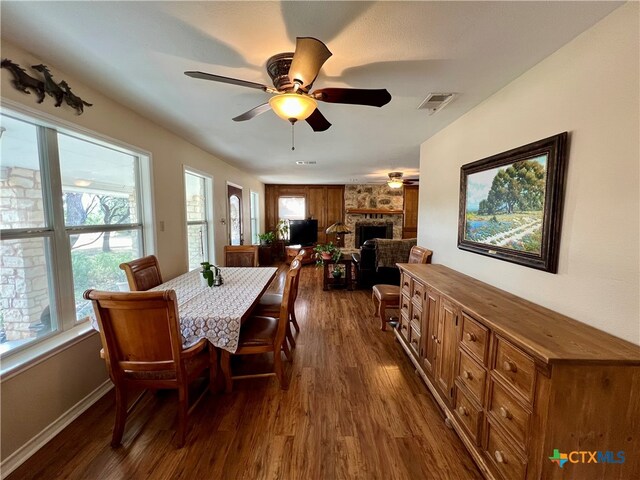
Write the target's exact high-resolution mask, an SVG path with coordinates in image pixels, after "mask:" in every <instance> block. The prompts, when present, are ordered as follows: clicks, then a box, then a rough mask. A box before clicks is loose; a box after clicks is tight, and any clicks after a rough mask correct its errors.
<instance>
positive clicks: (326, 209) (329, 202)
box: [264, 185, 344, 243]
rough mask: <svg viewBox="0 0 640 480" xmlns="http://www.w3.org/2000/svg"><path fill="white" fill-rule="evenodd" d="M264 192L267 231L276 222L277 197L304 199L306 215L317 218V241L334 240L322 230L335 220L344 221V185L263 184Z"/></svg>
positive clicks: (271, 228) (272, 228)
mask: <svg viewBox="0 0 640 480" xmlns="http://www.w3.org/2000/svg"><path fill="white" fill-rule="evenodd" d="M264 193H265V228H266V230H267V231H270V230H274V229H275V226H276V224H277V223H278V198H279V197H285V196H300V197H304V198H305V199H306V202H305V203H306V217H307V218H312V219H315V220H318V242H319V243H325V242H327V241H329V240H331V241H335V238H333V235H330V236H327V235H326V234H325V233H324V232H325V230H326V229H327V227H329V226H331V225H333V224H334V223H335V222H338V221H341V222H343V221H344V185H265V189H264ZM327 237H330V238H327Z"/></svg>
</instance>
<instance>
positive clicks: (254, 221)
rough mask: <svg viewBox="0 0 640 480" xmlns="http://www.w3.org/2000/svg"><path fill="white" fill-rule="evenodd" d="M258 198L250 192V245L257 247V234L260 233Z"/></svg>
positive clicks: (255, 193)
mask: <svg viewBox="0 0 640 480" xmlns="http://www.w3.org/2000/svg"><path fill="white" fill-rule="evenodd" d="M258 201H259V197H258V194H257V192H251V212H250V213H251V243H252V244H253V245H257V244H258V243H260V241H259V240H258V234H259V233H260V218H259V215H260V211H259V210H258Z"/></svg>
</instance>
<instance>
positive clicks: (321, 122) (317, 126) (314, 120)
mask: <svg viewBox="0 0 640 480" xmlns="http://www.w3.org/2000/svg"><path fill="white" fill-rule="evenodd" d="M307 123H308V124H309V125H311V128H313V131H314V132H324V131H325V130H328V129H329V127H330V126H331V124H330V123H329V120H327V119H326V118H324V115H322V114H321V113H320V110H318V109H317V108H316V109H315V110H314V111H313V113H312V114H311V115H309V116H308V117H307Z"/></svg>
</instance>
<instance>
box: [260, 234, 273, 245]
mask: <svg viewBox="0 0 640 480" xmlns="http://www.w3.org/2000/svg"><path fill="white" fill-rule="evenodd" d="M275 239H276V233H275V232H267V233H259V234H258V240H260V245H271V244H272V243H273V242H274V241H275Z"/></svg>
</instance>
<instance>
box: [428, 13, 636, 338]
mask: <svg viewBox="0 0 640 480" xmlns="http://www.w3.org/2000/svg"><path fill="white" fill-rule="evenodd" d="M638 8H639V5H638V4H637V3H630V4H627V5H624V6H622V7H621V8H619V9H618V10H616V11H614V12H613V13H612V14H611V15H609V16H608V17H607V18H605V19H604V20H602V21H601V22H600V23H598V24H597V25H595V26H594V27H593V28H592V29H590V30H588V31H587V32H585V33H583V34H582V35H580V36H579V37H577V38H576V39H575V40H573V41H572V42H571V43H569V44H568V45H566V46H564V47H563V48H561V49H560V50H558V51H557V52H556V53H555V54H553V55H551V56H550V57H548V58H546V59H545V60H543V61H542V62H541V63H539V64H538V65H537V66H535V67H534V68H532V69H531V70H529V71H528V72H526V73H525V74H524V75H522V76H521V77H520V78H518V79H516V80H515V81H514V82H512V83H511V84H510V85H508V86H507V87H505V88H503V89H502V90H500V91H499V92H497V93H496V94H494V95H493V96H492V97H490V98H489V99H488V100H486V101H485V102H484V103H482V104H481V105H479V106H478V107H476V108H475V109H473V110H472V111H471V112H469V113H468V114H466V115H465V116H464V117H462V118H460V119H459V120H458V121H456V122H455V123H453V124H452V125H450V126H449V127H447V128H446V129H444V130H442V131H441V132H439V133H438V134H437V135H435V136H434V137H432V138H431V139H429V140H428V141H426V142H424V143H423V144H422V147H421V151H420V157H421V161H420V215H419V228H418V239H419V243H420V244H421V245H425V246H427V247H428V248H431V249H433V251H434V257H433V259H434V263H441V264H445V265H447V266H449V267H451V268H453V269H456V270H459V271H461V272H463V273H466V274H468V275H471V276H473V277H476V278H478V279H480V280H482V281H485V282H487V283H490V284H492V285H495V286H497V287H499V288H502V289H504V290H507V291H510V292H512V293H514V294H516V295H519V296H522V297H525V298H527V299H529V300H531V301H533V302H536V303H539V304H541V305H544V306H546V307H549V308H551V309H553V310H556V311H559V312H561V313H564V314H566V315H568V316H571V317H573V318H575V319H577V320H580V321H582V322H585V323H587V324H590V325H592V326H594V327H596V328H599V329H602V330H605V331H607V332H609V333H611V334H613V335H616V336H619V337H622V338H625V339H627V340H630V341H632V342H635V343H640V319H639V317H640V312H639V307H638V303H639V281H638V278H639V273H638V272H639V248H640V245H639V236H638V230H639V216H640V211H639V210H640V207H639V203H640V197H639V193H638V190H639V185H640V183H639V178H638V176H639V163H640V161H639V159H640V151H639V144H640V138H639V131H640V130H639V129H640V124H639V114H638V110H639V105H640V99H639V90H640V84H639V78H638V68H639V65H638V60H639V53H640V52H639V45H640V43H639V32H638V18H639V17H638V13H639V12H638ZM563 131H569V134H570V140H569V145H570V147H569V152H570V154H569V161H568V176H567V188H566V196H565V207H564V219H563V225H562V239H561V243H560V259H559V270H558V273H557V274H556V275H553V274H550V273H545V272H540V271H537V270H533V269H530V268H526V267H523V266H518V265H514V264H511V263H507V262H502V261H499V260H495V259H491V258H487V257H483V256H481V255H477V254H473V253H469V252H464V251H462V250H459V249H458V248H457V222H458V189H459V183H460V179H459V176H460V166H461V165H463V164H466V163H469V162H473V161H475V160H479V159H481V158H485V157H488V156H491V155H493V154H496V153H499V152H503V151H506V150H509V149H511V148H514V147H517V146H520V145H524V144H527V143H530V142H532V141H535V140H538V139H542V138H546V137H548V136H551V135H554V134H556V133H560V132H563ZM514 321H517V319H514Z"/></svg>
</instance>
